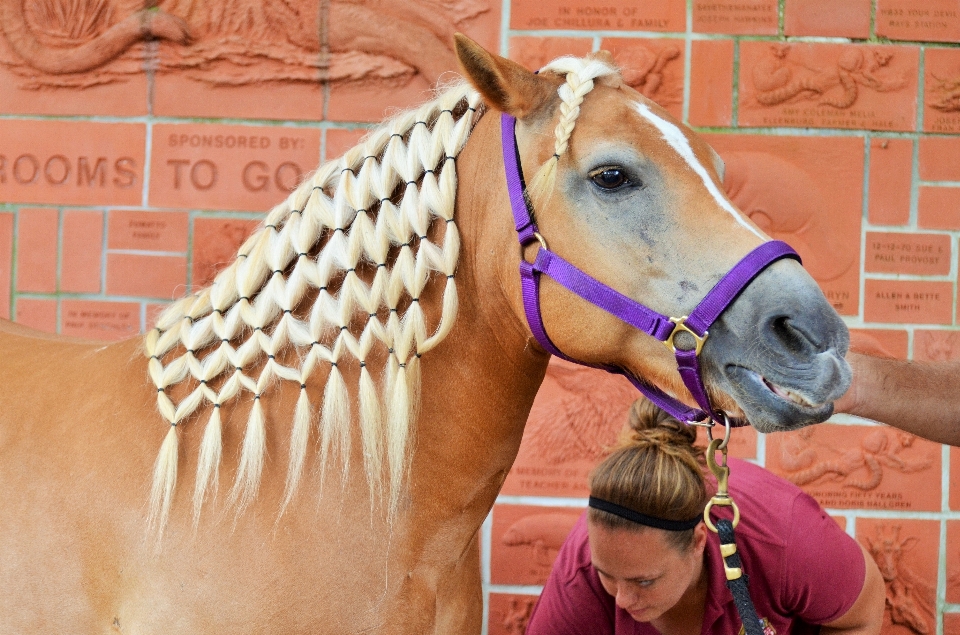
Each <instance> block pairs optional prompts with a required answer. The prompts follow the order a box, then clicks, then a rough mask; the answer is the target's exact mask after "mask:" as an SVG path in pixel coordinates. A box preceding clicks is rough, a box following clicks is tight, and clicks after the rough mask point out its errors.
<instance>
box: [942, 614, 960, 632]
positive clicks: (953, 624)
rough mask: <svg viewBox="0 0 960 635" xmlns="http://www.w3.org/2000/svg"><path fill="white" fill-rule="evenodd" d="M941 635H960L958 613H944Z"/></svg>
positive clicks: (959, 617)
mask: <svg viewBox="0 0 960 635" xmlns="http://www.w3.org/2000/svg"><path fill="white" fill-rule="evenodd" d="M943 635H960V613H946V612H944V614H943Z"/></svg>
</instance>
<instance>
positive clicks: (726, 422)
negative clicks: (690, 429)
mask: <svg viewBox="0 0 960 635" xmlns="http://www.w3.org/2000/svg"><path fill="white" fill-rule="evenodd" d="M717 412H719V413H720V416H721V417H723V441H722V442H721V443H720V445H719V446H718V447H717V449H718V450H721V451H724V450H726V449H727V445H728V444H729V443H730V419H728V418H727V413H725V412H724V411H723V410H718V411H717ZM713 421H714V419H711V425H709V426H704V427H706V429H707V438H708V439H709V440H710V441H713V425H712V422H713ZM724 454H726V452H724Z"/></svg>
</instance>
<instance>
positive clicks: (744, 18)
mask: <svg viewBox="0 0 960 635" xmlns="http://www.w3.org/2000/svg"><path fill="white" fill-rule="evenodd" d="M779 22H780V18H779V15H778V10H777V3H776V2H774V1H773V0H753V1H751V2H731V1H730V0H696V1H695V2H694V3H693V30H694V31H695V32H698V33H729V34H731V35H777V31H778V29H779Z"/></svg>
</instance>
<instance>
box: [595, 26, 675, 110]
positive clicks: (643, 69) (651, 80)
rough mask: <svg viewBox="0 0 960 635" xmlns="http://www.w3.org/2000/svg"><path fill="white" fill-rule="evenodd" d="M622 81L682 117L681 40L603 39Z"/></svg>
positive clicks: (604, 47)
mask: <svg viewBox="0 0 960 635" xmlns="http://www.w3.org/2000/svg"><path fill="white" fill-rule="evenodd" d="M600 48H602V49H605V50H608V51H610V52H611V53H613V58H614V59H615V60H616V61H617V63H618V64H619V65H620V68H621V72H622V73H623V79H624V81H625V82H626V83H627V84H628V85H630V86H631V87H633V88H634V89H636V90H637V91H639V92H640V93H642V94H643V95H646V96H647V97H649V98H650V99H652V100H653V101H655V102H657V103H658V104H660V105H661V106H663V107H664V108H666V109H667V110H669V111H670V113H671V114H672V115H673V116H674V117H676V118H677V119H680V117H681V116H682V115H683V68H684V65H685V62H684V54H683V49H684V46H683V40H668V39H659V38H658V39H655V40H654V39H649V38H646V39H627V38H605V39H603V40H601V42H600Z"/></svg>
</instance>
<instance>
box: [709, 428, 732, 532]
mask: <svg viewBox="0 0 960 635" xmlns="http://www.w3.org/2000/svg"><path fill="white" fill-rule="evenodd" d="M721 414H723V413H721ZM723 425H724V435H723V438H722V439H714V438H713V430H712V429H710V428H708V429H707V435H708V436H709V437H710V445H709V446H707V467H708V468H710V471H711V472H712V473H713V475H714V477H716V479H717V493H716V494H714V496H713V498H711V499H710V501H709V502H708V503H707V506H706V508H704V510H703V522H704V523H705V524H706V525H707V527H708V528H709V529H710V531H712V532H713V533H717V526H716V525H714V524H713V521H712V520H711V519H710V510H711V509H712V508H713V506H714V505H717V506H720V507H732V508H733V526H734V527H736V526H737V525H738V524H739V523H740V508H739V507H737V504H736V503H735V502H734V501H733V498H731V497H730V493H729V490H728V487H729V481H730V468H729V466H727V445H728V444H729V443H730V420H729V419H727V415H726V414H723ZM718 452H719V453H720V454H721V455H722V457H723V459H722V462H718V461H717V453H718Z"/></svg>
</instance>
